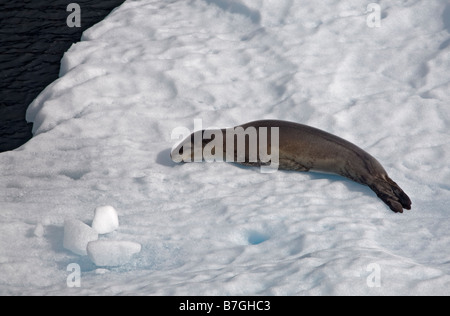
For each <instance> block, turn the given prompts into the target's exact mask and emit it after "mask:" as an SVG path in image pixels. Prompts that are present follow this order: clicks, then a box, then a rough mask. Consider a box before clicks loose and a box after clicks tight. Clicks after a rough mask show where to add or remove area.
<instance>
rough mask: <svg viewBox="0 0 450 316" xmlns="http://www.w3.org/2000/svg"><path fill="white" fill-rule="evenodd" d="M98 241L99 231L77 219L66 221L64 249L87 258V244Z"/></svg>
mask: <svg viewBox="0 0 450 316" xmlns="http://www.w3.org/2000/svg"><path fill="white" fill-rule="evenodd" d="M97 239H98V233H97V231H96V230H94V229H92V228H91V227H90V226H89V225H86V224H85V223H83V222H82V221H80V220H77V219H69V220H65V221H64V242H63V246H64V248H66V249H68V250H70V251H72V252H74V253H76V254H78V255H82V256H85V255H87V251H86V247H87V244H88V243H89V242H90V241H93V240H97Z"/></svg>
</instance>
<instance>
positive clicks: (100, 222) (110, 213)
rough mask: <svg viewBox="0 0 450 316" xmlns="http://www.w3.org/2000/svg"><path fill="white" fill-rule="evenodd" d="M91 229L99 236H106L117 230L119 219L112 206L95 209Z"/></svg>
mask: <svg viewBox="0 0 450 316" xmlns="http://www.w3.org/2000/svg"><path fill="white" fill-rule="evenodd" d="M92 228H93V229H95V230H96V231H97V232H98V233H99V234H108V233H111V232H113V231H115V230H116V229H117V228H119V217H118V216H117V212H116V210H115V209H114V207H112V206H109V205H107V206H99V207H97V208H96V209H95V214H94V220H93V221H92Z"/></svg>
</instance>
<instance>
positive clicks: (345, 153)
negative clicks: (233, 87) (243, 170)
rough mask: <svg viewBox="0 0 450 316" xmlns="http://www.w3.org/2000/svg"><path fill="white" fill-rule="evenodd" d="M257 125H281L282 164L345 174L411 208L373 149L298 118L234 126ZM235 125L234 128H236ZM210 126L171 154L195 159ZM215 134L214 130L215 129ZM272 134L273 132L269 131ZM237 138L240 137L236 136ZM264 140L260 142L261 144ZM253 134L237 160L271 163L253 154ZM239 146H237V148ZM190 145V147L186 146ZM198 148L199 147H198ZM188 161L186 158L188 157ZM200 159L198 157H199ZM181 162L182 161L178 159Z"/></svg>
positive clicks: (393, 205) (397, 206) (392, 203)
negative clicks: (373, 152) (371, 153)
mask: <svg viewBox="0 0 450 316" xmlns="http://www.w3.org/2000/svg"><path fill="white" fill-rule="evenodd" d="M249 127H250V128H254V129H256V130H257V131H258V137H259V136H260V135H259V134H260V132H259V131H261V130H262V129H261V128H267V129H269V130H271V128H277V132H278V140H277V141H278V144H277V146H278V168H279V169H282V170H293V171H318V172H326V173H333V174H338V175H341V176H344V177H346V178H348V179H351V180H353V181H355V182H357V183H360V184H362V185H366V186H368V187H369V188H371V189H372V190H373V191H374V192H375V193H376V195H377V196H378V197H379V198H380V199H381V200H382V201H383V202H384V203H386V204H387V205H388V206H389V208H390V209H391V210H392V211H394V212H396V213H403V209H407V210H409V209H411V200H410V198H409V197H408V195H407V194H406V193H405V192H404V191H403V190H402V189H401V188H400V187H399V186H398V185H397V183H395V182H394V181H393V180H392V179H391V178H390V177H389V176H388V174H387V172H386V170H385V169H384V168H383V166H382V165H381V164H380V162H378V160H376V159H375V158H374V157H373V156H371V155H370V154H369V153H367V152H366V151H364V150H363V149H361V148H359V147H358V146H356V145H354V144H353V143H351V142H349V141H347V140H345V139H342V138H340V137H338V136H335V135H333V134H330V133H328V132H325V131H323V130H320V129H317V128H315V127H311V126H308V125H303V124H299V123H294V122H288V121H281V120H259V121H253V122H249V123H245V124H242V125H238V126H236V127H234V129H236V128H242V129H244V130H247V129H248V128H249ZM232 129H233V128H232ZM229 130H230V129H218V130H216V131H214V132H215V135H220V134H217V133H222V134H223V135H225V133H226V132H227V131H229ZM207 132H208V130H200V131H197V132H194V133H192V134H191V135H189V136H188V137H187V138H185V139H184V140H182V141H181V142H180V143H179V144H178V145H176V146H174V147H173V149H172V151H171V157H172V159H173V160H174V161H175V159H174V157H175V156H180V155H181V156H183V157H185V158H186V157H189V158H191V159H188V160H187V161H193V157H194V155H195V154H196V153H195V151H196V148H197V147H196V146H194V145H195V144H194V143H195V141H196V139H201V148H200V149H201V150H204V149H205V148H206V146H207V145H208V143H209V142H210V141H211V140H212V139H213V138H212V137H211V136H208V137H204V136H205V135H206V133H207ZM208 134H209V135H211V133H208ZM213 134H214V133H213ZM269 134H270V133H269ZM226 141H227V137H222V140H221V142H223V144H222V145H223V146H220V147H221V148H220V150H222V151H223V153H216V152H214V149H213V151H212V153H214V154H220V155H221V156H223V157H224V159H223V160H224V161H230V160H229V159H228V160H226V159H225V157H227V156H226V153H225V151H226V150H225V149H226V148H227V146H226ZM271 141H273V139H272V137H268V145H267V146H268V147H270V146H271ZM235 142H236V140H235ZM259 144H260V142H258V146H259ZM249 146H250V144H249V138H246V143H245V157H244V159H241V160H240V161H239V160H238V159H237V153H236V151H235V152H234V154H233V157H234V160H233V162H235V163H238V164H241V165H249V166H261V165H265V164H267V161H263V160H262V159H261V157H260V155H259V154H258V156H257V157H256V160H251V159H250V157H249ZM236 147H237V146H234V148H236ZM186 148H188V149H187V150H186ZM197 149H198V148H197ZM204 158H205V157H203V159H204ZM184 161H186V159H184ZM196 161H198V160H196ZM221 161H222V160H221ZM177 162H180V160H178V161H177Z"/></svg>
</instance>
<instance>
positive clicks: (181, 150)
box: [178, 146, 184, 155]
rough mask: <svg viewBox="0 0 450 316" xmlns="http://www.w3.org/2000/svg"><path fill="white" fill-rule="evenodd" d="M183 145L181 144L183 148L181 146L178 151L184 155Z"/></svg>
mask: <svg viewBox="0 0 450 316" xmlns="http://www.w3.org/2000/svg"><path fill="white" fill-rule="evenodd" d="M183 152H184V151H183V146H181V148H180V150H179V151H178V153H179V154H180V155H182V154H183Z"/></svg>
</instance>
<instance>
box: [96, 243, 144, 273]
mask: <svg viewBox="0 0 450 316" xmlns="http://www.w3.org/2000/svg"><path fill="white" fill-rule="evenodd" d="M140 251H141V245H140V244H138V243H135V242H132V241H117V240H96V241H91V242H90V243H89V244H88V245H87V253H88V256H89V258H90V259H91V260H92V262H94V263H95V265H96V266H99V267H106V266H120V265H123V264H125V263H127V262H128V261H130V260H131V258H132V257H133V255H134V254H136V253H139V252H140Z"/></svg>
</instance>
